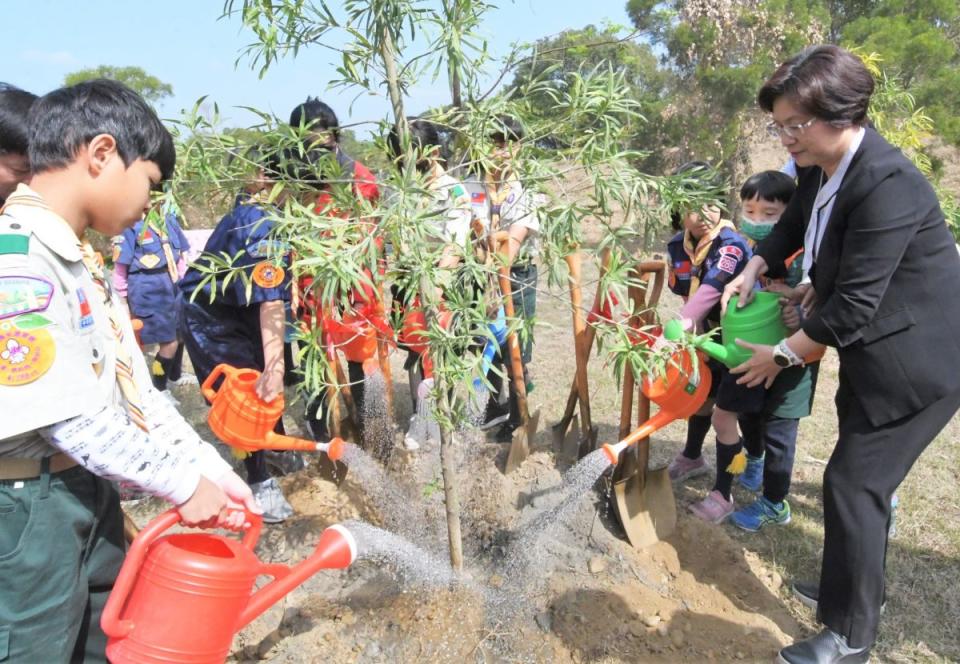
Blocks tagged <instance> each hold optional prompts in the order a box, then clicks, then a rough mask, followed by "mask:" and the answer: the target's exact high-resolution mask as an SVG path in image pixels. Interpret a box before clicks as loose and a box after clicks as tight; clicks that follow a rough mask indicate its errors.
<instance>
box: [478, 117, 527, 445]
mask: <svg viewBox="0 0 960 664" xmlns="http://www.w3.org/2000/svg"><path fill="white" fill-rule="evenodd" d="M523 137H524V130H523V127H522V126H521V125H520V123H519V122H518V121H517V120H516V119H515V118H512V117H510V116H508V115H502V116H500V117H498V118H497V120H496V125H495V128H494V130H493V131H492V132H491V134H490V140H491V141H492V142H493V151H492V153H491V155H490V162H491V169H490V170H489V172H488V173H487V174H486V176H485V178H484V188H485V195H484V197H483V200H482V201H481V203H482V204H483V205H484V208H485V219H484V221H487V222H488V228H489V231H490V232H491V233H496V232H498V231H506V232H507V234H508V236H509V243H508V245H507V257H508V259H509V262H510V282H511V290H512V296H513V310H514V312H515V313H516V315H517V317H518V318H520V319H521V320H522V321H524V324H525V327H526V324H527V323H529V322H530V321H532V320H533V319H534V317H535V316H536V312H537V280H538V275H537V264H536V259H537V255H538V247H537V236H538V235H539V234H540V220H539V218H538V217H537V210H536V200H535V197H534V193H533V192H531V191H530V190H528V189H527V188H526V187H524V186H523V184H522V183H521V182H520V178H519V177H518V176H517V173H516V169H515V168H514V160H515V158H516V151H517V144H518V143H519V142H520V141H522V140H523ZM473 200H474V201H476V200H477V198H476V197H473ZM475 204H476V203H475ZM526 332H527V333H526V334H525V335H522V338H521V344H520V350H521V355H522V359H523V373H524V381H525V382H526V384H527V391H530V390H532V389H533V383H532V382H531V381H530V378H529V375H528V366H529V365H530V362H531V360H532V359H533V328H532V327H526ZM504 357H508V354H507V352H506V346H505V345H504V346H503V347H502V348H501V349H500V354H499V356H498V358H497V360H496V363H497V364H498V365H501V366H502V364H503V360H502V358H504ZM511 371H512V368H511V367H510V363H509V362H507V373H508V374H509V373H510V372H511ZM490 382H491V383H492V384H493V387H494V390H495V391H496V392H500V391H502V383H503V379H502V375H501V374H498V373H497V372H491V373H490ZM508 390H509V392H508V393H509V411H508V412H505V411H507V409H506V408H501V407H500V403H499V402H500V399H498V398H497V399H495V398H491V399H490V401H489V403H488V406H487V413H486V417H485V421H484V423H483V424H482V425H481V428H484V429H488V428H491V427H492V426H494V424H496V423H500V422H503V425H502V426H501V427H500V429H499V430H498V431H497V432H496V435H495V438H496V440H497V441H501V442H509V441H510V440H511V439H512V436H513V430H514V429H516V428H517V427H518V426H520V410H519V406H518V405H517V396H516V394H515V393H514V389H513V381H512V380H510V381H508ZM496 392H494V393H495V394H496ZM505 416H506V417H505Z"/></svg>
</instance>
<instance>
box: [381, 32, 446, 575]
mask: <svg viewBox="0 0 960 664" xmlns="http://www.w3.org/2000/svg"><path fill="white" fill-rule="evenodd" d="M381 35H382V38H381V43H380V55H381V56H382V57H383V66H384V70H385V71H386V74H387V90H388V91H389V94H390V103H391V105H392V106H393V114H394V121H395V126H396V128H397V134H398V136H399V137H400V144H401V145H403V144H405V143H406V141H405V136H406V132H407V120H406V116H405V115H404V113H403V97H402V96H401V94H400V80H399V76H398V74H397V63H396V59H395V51H394V45H393V38H392V37H391V36H390V31H389V30H388V29H387V28H384V29H383V31H382V33H381ZM408 167H409V168H413V164H408ZM432 292H433V286H432V285H431V284H430V282H429V281H428V280H427V279H423V280H421V284H420V297H421V304H422V305H423V310H424V313H425V315H426V319H427V323H428V324H430V323H431V322H432V320H433V318H434V312H435V311H436V307H435V306H433V305H435V304H436V303H433V302H429V303H428V301H427V299H428V297H429V295H430V294H431V293H432ZM430 299H433V298H430ZM437 393H438V394H440V395H441V396H440V410H441V412H442V413H443V415H444V417H443V419H444V420H445V421H449V420H450V404H449V401H448V396H447V389H446V386H445V385H444V384H443V381H441V382H440V383H439V384H438V385H437ZM440 468H441V471H442V474H443V497H444V501H443V502H444V509H445V510H446V514H447V539H448V541H449V543H450V566H451V567H453V569H455V570H457V571H460V570H461V569H463V538H462V536H461V534H460V491H459V487H458V481H457V472H456V468H455V467H454V459H453V434H452V432H450V431H447V430H446V428H445V427H440Z"/></svg>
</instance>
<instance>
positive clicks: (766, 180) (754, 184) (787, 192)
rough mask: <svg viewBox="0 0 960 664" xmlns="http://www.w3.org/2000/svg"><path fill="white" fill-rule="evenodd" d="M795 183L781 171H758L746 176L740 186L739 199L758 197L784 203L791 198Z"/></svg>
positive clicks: (749, 199) (746, 199) (745, 199)
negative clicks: (745, 179)
mask: <svg viewBox="0 0 960 664" xmlns="http://www.w3.org/2000/svg"><path fill="white" fill-rule="evenodd" d="M796 190H797V184H796V182H794V181H793V178H792V177H790V176H789V175H787V174H786V173H783V172H781V171H760V172H759V173H754V174H753V175H751V176H750V177H748V178H747V181H746V182H744V183H743V186H742V187H740V200H741V201H752V200H753V199H754V198H760V199H763V200H765V201H779V202H781V203H783V204H784V205H786V204H788V203H789V202H790V199H791V198H793V192H795V191H796Z"/></svg>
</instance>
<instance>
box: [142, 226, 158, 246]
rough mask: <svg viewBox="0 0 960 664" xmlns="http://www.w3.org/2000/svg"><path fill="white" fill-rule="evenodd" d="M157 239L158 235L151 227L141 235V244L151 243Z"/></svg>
mask: <svg viewBox="0 0 960 664" xmlns="http://www.w3.org/2000/svg"><path fill="white" fill-rule="evenodd" d="M156 239H157V236H156V235H154V233H153V231H152V230H150V229H149V228H148V229H146V230H144V231H143V235H142V236H140V244H150V243H151V242H154V241H155V240H156Z"/></svg>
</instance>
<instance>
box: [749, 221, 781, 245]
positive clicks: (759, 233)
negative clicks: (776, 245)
mask: <svg viewBox="0 0 960 664" xmlns="http://www.w3.org/2000/svg"><path fill="white" fill-rule="evenodd" d="M776 223H777V222H776V221H751V220H750V219H747V218H746V217H741V218H740V232H741V233H743V234H744V235H746V236H747V237H748V238H750V239H751V240H753V241H754V242H759V241H760V240H762V239H764V238H765V237H767V236H768V235H770V233H772V232H773V227H774V226H775V225H776Z"/></svg>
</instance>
